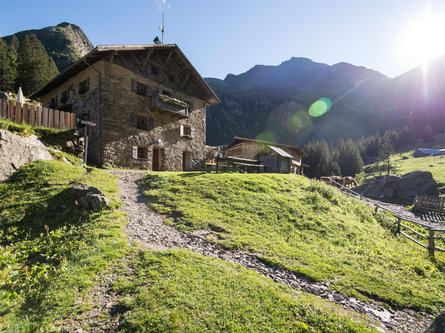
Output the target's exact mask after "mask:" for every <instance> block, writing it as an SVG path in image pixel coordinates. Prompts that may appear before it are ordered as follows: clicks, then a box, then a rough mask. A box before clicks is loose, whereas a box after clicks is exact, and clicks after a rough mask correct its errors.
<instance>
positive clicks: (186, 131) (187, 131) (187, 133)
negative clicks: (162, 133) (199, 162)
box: [179, 125, 195, 139]
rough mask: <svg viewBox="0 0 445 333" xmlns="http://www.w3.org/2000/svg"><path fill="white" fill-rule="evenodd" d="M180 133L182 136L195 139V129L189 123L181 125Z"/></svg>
mask: <svg viewBox="0 0 445 333" xmlns="http://www.w3.org/2000/svg"><path fill="white" fill-rule="evenodd" d="M179 134H180V136H181V137H182V138H188V139H193V138H194V136H195V131H194V129H193V128H192V127H191V126H189V125H181V127H180V133H179Z"/></svg>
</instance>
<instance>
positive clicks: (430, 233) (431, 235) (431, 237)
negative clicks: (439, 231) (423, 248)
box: [428, 229, 434, 258]
mask: <svg viewBox="0 0 445 333" xmlns="http://www.w3.org/2000/svg"><path fill="white" fill-rule="evenodd" d="M428 255H429V257H431V258H434V230H432V229H429V230H428Z"/></svg>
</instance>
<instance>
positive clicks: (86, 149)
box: [83, 126, 89, 165]
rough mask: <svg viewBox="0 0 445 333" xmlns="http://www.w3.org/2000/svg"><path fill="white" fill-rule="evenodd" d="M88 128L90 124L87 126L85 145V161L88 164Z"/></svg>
mask: <svg viewBox="0 0 445 333" xmlns="http://www.w3.org/2000/svg"><path fill="white" fill-rule="evenodd" d="M88 128H89V126H85V146H84V152H83V162H84V163H85V165H87V161H88Z"/></svg>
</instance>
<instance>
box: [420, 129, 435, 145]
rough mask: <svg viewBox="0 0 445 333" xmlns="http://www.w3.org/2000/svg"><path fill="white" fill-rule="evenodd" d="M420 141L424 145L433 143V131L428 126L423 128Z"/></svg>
mask: <svg viewBox="0 0 445 333" xmlns="http://www.w3.org/2000/svg"><path fill="white" fill-rule="evenodd" d="M422 139H423V142H424V143H427V142H433V130H432V129H431V126H430V125H426V126H425V129H424V130H423V137H422Z"/></svg>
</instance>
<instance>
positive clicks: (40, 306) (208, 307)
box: [0, 161, 373, 332]
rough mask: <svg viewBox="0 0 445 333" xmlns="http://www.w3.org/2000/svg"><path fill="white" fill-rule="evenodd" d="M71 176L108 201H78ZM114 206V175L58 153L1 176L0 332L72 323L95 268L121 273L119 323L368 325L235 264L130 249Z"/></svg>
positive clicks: (137, 326)
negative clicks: (97, 205)
mask: <svg viewBox="0 0 445 333" xmlns="http://www.w3.org/2000/svg"><path fill="white" fill-rule="evenodd" d="M79 182H84V183H87V184H89V185H91V186H96V187H98V188H99V189H101V190H102V191H103V192H104V193H105V194H106V196H107V197H108V198H109V199H110V200H111V205H110V207H109V209H105V210H102V211H100V212H94V213H87V212H85V211H81V210H79V209H78V208H77V207H76V206H75V204H74V197H73V193H72V187H73V186H74V185H75V184H77V183H79ZM120 206H121V203H120V202H119V199H118V188H117V186H116V178H115V177H114V176H112V175H111V174H109V173H107V172H105V171H103V170H99V169H94V168H89V169H85V168H83V167H80V166H77V165H68V164H65V163H61V162H58V161H50V162H48V161H37V162H34V163H30V164H26V165H24V166H22V167H21V168H20V169H19V170H18V171H16V172H15V173H14V174H13V175H12V176H11V177H10V178H9V179H8V180H7V182H5V183H3V184H0V211H1V214H0V331H6V332H34V331H42V332H47V331H66V330H67V329H68V330H72V329H73V327H72V326H70V323H71V322H76V320H77V319H78V318H82V314H83V313H85V312H86V311H88V310H89V309H90V308H91V307H92V305H93V304H92V293H91V290H93V289H92V288H93V287H94V286H95V284H97V283H98V281H99V280H100V278H99V275H102V274H108V273H110V272H114V273H115V274H117V275H118V276H119V277H120V278H119V279H118V280H117V281H116V282H115V283H114V285H113V288H114V290H115V291H116V292H117V293H118V295H121V296H120V301H119V303H118V311H119V312H118V313H117V314H116V315H118V316H120V315H121V314H122V320H121V325H120V327H119V330H120V331H123V332H160V331H176V332H184V331H209V330H210V331H235V332H236V331H238V332H246V331H252V332H253V331H255V332H258V331H266V332H267V331H269V332H340V331H341V332H368V331H372V329H371V328H368V327H372V324H373V322H372V321H371V320H369V319H368V318H365V317H362V316H361V315H359V314H357V313H355V312H352V311H346V310H344V309H342V308H341V307H339V306H336V305H333V304H330V303H328V302H326V301H324V300H322V299H321V298H318V297H316V296H313V295H309V294H306V293H302V292H298V293H297V292H295V291H293V290H291V289H290V288H288V287H285V286H282V285H280V284H277V283H274V282H272V281H271V280H270V279H267V278H265V277H262V276H260V275H259V274H257V273H255V272H252V271H249V270H247V269H244V268H243V267H241V266H240V265H238V264H232V263H226V262H223V261H221V260H219V259H216V258H207V257H204V256H201V255H197V254H194V253H192V252H190V251H188V250H172V251H166V252H152V251H140V252H136V251H134V249H133V250H132V249H131V248H130V247H129V246H128V241H127V239H126V238H125V236H124V233H123V232H122V226H123V224H124V219H125V218H124V214H122V213H120V212H118V211H116V210H113V208H114V209H119V208H120ZM124 256H125V257H126V258H125V259H124ZM127 266H130V267H131V268H132V269H130V272H131V274H130V275H128V274H127V273H126V272H127V269H126V267H127ZM109 316H110V314H107V313H102V314H100V315H99V317H98V318H94V322H92V323H88V322H83V325H84V327H83V328H84V329H89V328H92V329H94V327H97V326H98V325H99V323H98V322H97V321H105V320H107V319H108V318H109ZM75 327H76V328H77V327H78V325H76V326H75Z"/></svg>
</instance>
